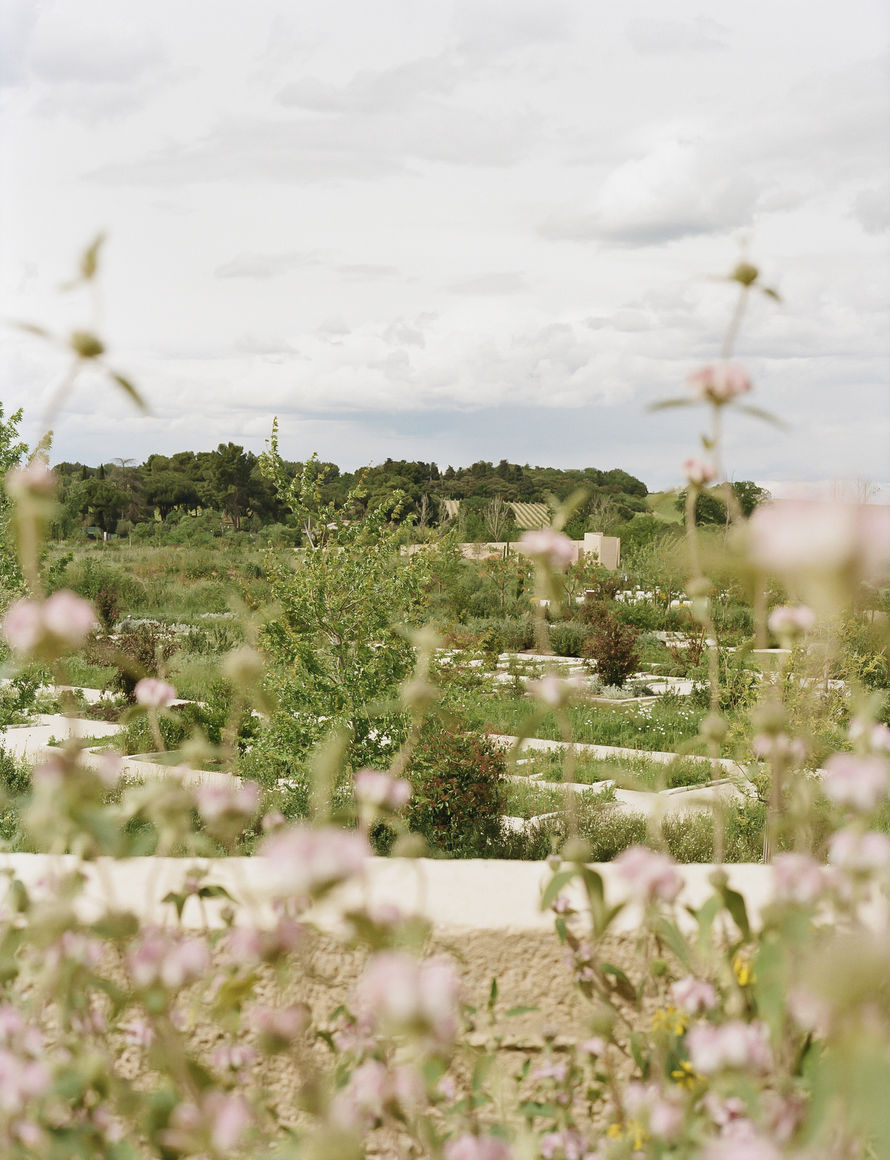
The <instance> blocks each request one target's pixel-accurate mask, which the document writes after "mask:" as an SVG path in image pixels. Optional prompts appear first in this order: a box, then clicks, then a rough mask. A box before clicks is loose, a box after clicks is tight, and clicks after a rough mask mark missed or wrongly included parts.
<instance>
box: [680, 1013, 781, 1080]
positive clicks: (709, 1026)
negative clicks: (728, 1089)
mask: <svg viewBox="0 0 890 1160" xmlns="http://www.w3.org/2000/svg"><path fill="white" fill-rule="evenodd" d="M686 1048H687V1050H688V1052H689V1060H690V1062H691V1064H692V1066H693V1067H694V1068H695V1070H696V1071H698V1072H701V1074H702V1075H714V1074H716V1073H717V1072H719V1071H724V1070H726V1069H729V1068H732V1069H735V1070H740V1071H753V1072H758V1073H763V1072H766V1071H768V1070H769V1068H770V1066H771V1064H772V1051H771V1050H770V1045H769V1031H768V1029H767V1027H766V1025H765V1024H764V1023H743V1022H742V1021H741V1020H740V1019H731V1020H730V1021H729V1022H728V1023H723V1024H720V1025H719V1026H715V1025H714V1024H713V1023H696V1024H695V1026H694V1027H692V1028H690V1030H689V1031H688V1032H687V1034H686Z"/></svg>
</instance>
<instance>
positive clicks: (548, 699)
mask: <svg viewBox="0 0 890 1160" xmlns="http://www.w3.org/2000/svg"><path fill="white" fill-rule="evenodd" d="M526 688H527V689H528V691H529V693H531V695H532V696H533V697H534V698H535V700H536V701H540V702H541V704H542V705H547V706H548V707H549V708H551V709H561V708H562V707H563V705H567V704H568V703H569V702H570V701H573V700H574V699H575V698H576V697H577V696H579V694H581V693H583V692H584V689H585V685H584V681H583V679H581V678H579V677H569V678H567V679H564V678H562V677H557V676H554V674H553V673H546V674H545V675H544V676H543V677H541V679H540V680H539V681H529V682H528V685H527V686H526Z"/></svg>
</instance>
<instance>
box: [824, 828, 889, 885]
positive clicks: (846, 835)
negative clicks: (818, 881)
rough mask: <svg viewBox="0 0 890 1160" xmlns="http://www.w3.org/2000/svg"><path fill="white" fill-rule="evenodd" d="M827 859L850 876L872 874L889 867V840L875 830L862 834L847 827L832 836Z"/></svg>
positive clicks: (855, 829)
mask: <svg viewBox="0 0 890 1160" xmlns="http://www.w3.org/2000/svg"><path fill="white" fill-rule="evenodd" d="M828 858H829V861H830V862H831V863H832V865H834V866H837V867H838V869H840V870H845V871H847V872H848V873H850V874H873V873H875V872H877V871H879V870H885V869H886V868H887V867H888V866H890V838H888V837H887V836H886V834H879V833H878V832H877V831H876V830H866V831H865V833H862V832H861V831H860V830H859V829H857V828H856V827H854V826H847V827H846V829H843V830H838V831H837V833H836V834H833V835H832V838H831V841H830V842H829V845H828Z"/></svg>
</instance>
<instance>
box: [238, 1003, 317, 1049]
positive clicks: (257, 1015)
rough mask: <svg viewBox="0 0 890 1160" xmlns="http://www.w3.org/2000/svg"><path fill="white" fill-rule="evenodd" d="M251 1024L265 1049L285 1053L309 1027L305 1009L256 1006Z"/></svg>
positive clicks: (252, 1011)
mask: <svg viewBox="0 0 890 1160" xmlns="http://www.w3.org/2000/svg"><path fill="white" fill-rule="evenodd" d="M250 1023H251V1026H252V1027H253V1029H254V1030H255V1031H256V1032H257V1034H258V1035H259V1037H260V1042H261V1044H262V1045H263V1047H264V1049H265V1050H266V1051H269V1052H276V1051H283V1050H284V1049H285V1048H286V1047H288V1046H289V1045H290V1043H291V1042H292V1041H293V1040H294V1039H296V1038H298V1036H300V1035H302V1034H303V1032H304V1031H305V1030H306V1027H307V1025H308V1015H307V1013H306V1008H305V1007H266V1006H256V1007H253V1008H252V1010H251V1012H250Z"/></svg>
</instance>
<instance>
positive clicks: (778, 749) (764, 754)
mask: <svg viewBox="0 0 890 1160" xmlns="http://www.w3.org/2000/svg"><path fill="white" fill-rule="evenodd" d="M751 752H752V753H753V754H754V756H755V757H759V758H761V759H762V760H764V759H766V758H771V759H772V760H773V761H790V762H791V763H792V764H794V765H800V764H802V763H803V762H804V761H805V760H806V758H807V755H808V753H809V750H808V748H807V743H806V742H805V741H804V740H803V739H802V738H801V737H789V736H788V734H787V733H756V734H755V735H754V737H752V738H751Z"/></svg>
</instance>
